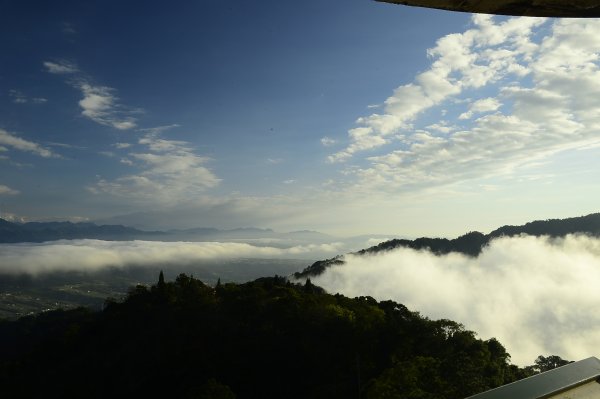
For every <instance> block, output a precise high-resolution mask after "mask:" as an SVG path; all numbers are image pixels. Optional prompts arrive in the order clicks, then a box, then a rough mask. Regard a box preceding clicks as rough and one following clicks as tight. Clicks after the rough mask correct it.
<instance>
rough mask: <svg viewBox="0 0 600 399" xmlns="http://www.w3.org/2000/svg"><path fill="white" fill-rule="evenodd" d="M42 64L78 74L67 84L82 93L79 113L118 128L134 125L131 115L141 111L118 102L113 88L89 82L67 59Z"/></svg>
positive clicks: (56, 70) (48, 67)
mask: <svg viewBox="0 0 600 399" xmlns="http://www.w3.org/2000/svg"><path fill="white" fill-rule="evenodd" d="M44 66H45V67H46V68H47V70H48V72H50V73H54V74H77V75H78V76H76V77H75V78H74V79H72V80H70V81H69V84H70V85H71V86H73V87H74V88H76V89H78V90H80V91H81V93H82V94H83V98H82V99H81V100H80V101H79V106H80V107H81V108H82V109H83V111H81V114H82V115H83V116H85V117H86V118H89V119H91V120H92V121H94V122H96V123H99V124H101V125H105V126H110V127H113V128H115V129H118V130H129V129H133V128H134V127H136V118H134V117H133V115H134V114H136V113H139V112H141V111H140V110H134V109H131V108H129V107H125V106H123V105H122V104H120V103H119V98H118V97H117V96H116V94H115V93H116V90H115V89H114V88H112V87H108V86H99V85H94V84H92V83H90V82H89V80H88V79H87V78H84V77H83V76H81V75H82V74H80V73H79V72H80V71H79V69H78V68H77V66H76V65H75V64H73V63H71V62H68V61H64V60H62V61H59V62H50V61H46V62H44ZM37 101H38V103H39V102H45V101H46V100H45V99H43V98H38V99H37Z"/></svg>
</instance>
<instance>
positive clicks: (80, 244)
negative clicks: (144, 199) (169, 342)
mask: <svg viewBox="0 0 600 399" xmlns="http://www.w3.org/2000/svg"><path fill="white" fill-rule="evenodd" d="M340 246H341V244H340V243H330V244H306V245H296V246H292V247H288V248H275V247H269V246H256V245H250V244H247V243H234V242H162V241H103V240H90V239H84V240H60V241H49V242H43V243H19V244H0V274H11V275H15V274H23V273H25V274H32V275H37V274H39V273H51V272H64V271H96V270H99V269H102V268H106V267H125V266H144V265H146V266H156V265H162V264H171V265H177V264H181V265H186V264H190V263H194V262H202V261H203V260H211V261H212V260H227V259H239V258H260V259H303V258H306V257H307V256H320V255H321V256H322V255H325V254H329V255H331V254H335V253H337V252H338V251H339V250H340Z"/></svg>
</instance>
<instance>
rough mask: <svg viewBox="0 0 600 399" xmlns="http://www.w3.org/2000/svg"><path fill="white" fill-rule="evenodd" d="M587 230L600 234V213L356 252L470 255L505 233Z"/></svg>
mask: <svg viewBox="0 0 600 399" xmlns="http://www.w3.org/2000/svg"><path fill="white" fill-rule="evenodd" d="M577 233H579V234H586V235H591V236H595V237H598V236H600V213H593V214H590V215H587V216H581V217H574V218H568V219H549V220H536V221H534V222H530V223H527V224H524V225H522V226H502V227H500V228H498V229H496V230H494V231H492V232H491V233H489V234H483V233H480V232H478V231H472V232H469V233H467V234H464V235H462V236H460V237H458V238H455V239H451V240H449V239H446V238H427V237H422V238H417V239H415V240H405V239H394V240H389V241H385V242H382V243H380V244H378V245H375V246H373V247H370V248H367V249H362V250H360V251H357V252H354V253H353V254H354V255H367V254H374V253H378V252H383V251H390V250H392V249H395V248H400V247H404V248H412V249H416V250H428V251H431V252H433V253H434V254H436V255H444V254H448V253H450V252H459V253H462V254H465V255H468V256H473V257H475V256H478V255H479V254H480V253H481V251H482V250H483V248H484V247H485V246H486V245H488V244H489V242H490V241H491V240H493V239H494V238H498V237H503V236H509V237H511V236H517V235H520V234H527V235H531V236H550V237H564V236H566V235H567V234H577ZM340 264H344V257H343V255H338V256H336V257H334V258H331V259H326V260H320V261H317V262H315V263H313V264H312V265H310V266H309V267H307V268H306V269H304V270H303V271H301V272H298V273H295V275H294V276H295V277H296V278H306V277H310V276H317V275H319V274H321V273H323V272H324V271H325V269H326V268H328V267H330V266H333V265H340Z"/></svg>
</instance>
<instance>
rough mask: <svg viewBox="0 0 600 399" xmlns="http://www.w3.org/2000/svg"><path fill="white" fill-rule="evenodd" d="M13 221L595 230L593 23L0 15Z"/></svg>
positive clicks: (363, 4)
mask: <svg viewBox="0 0 600 399" xmlns="http://www.w3.org/2000/svg"><path fill="white" fill-rule="evenodd" d="M0 22H1V23H0V212H1V216H2V217H3V218H6V219H9V220H15V221H29V220H71V221H84V220H90V221H96V222H99V223H120V224H125V225H131V226H136V227H140V228H147V229H170V228H191V227H217V228H223V229H228V228H236V227H247V226H254V227H261V228H274V229H276V230H278V231H294V230H304V229H309V230H318V231H321V232H324V233H329V234H334V235H339V236H351V235H357V234H389V235H391V236H402V237H417V236H446V237H455V236H457V235H460V234H462V233H464V232H467V231H470V230H479V231H483V232H488V231H490V230H492V229H494V228H496V227H498V226H501V225H504V224H522V223H525V222H528V221H531V220H535V219H547V218H562V217H569V216H579V215H585V214H588V213H592V212H596V211H598V208H597V204H596V198H598V195H599V194H600V189H599V188H598V185H597V184H596V182H597V181H598V180H599V178H600V161H599V160H600V157H599V155H600V134H599V133H600V130H599V129H600V69H599V65H598V53H599V52H600V22H599V21H598V20H596V19H587V20H574V19H539V18H507V17H490V16H483V15H471V14H465V13H452V12H445V11H439V10H428V9H420V8H411V7H404V6H397V5H391V4H383V3H377V2H374V1H370V0H327V1H323V0H306V1H302V2H297V1H281V0H278V1H275V0H265V1H260V2H246V1H238V0H232V1H228V2H224V1H221V0H214V1H213V0H202V1H182V2H177V3H176V4H175V5H172V4H170V5H166V4H165V3H164V2H158V1H145V2H143V3H142V2H122V1H110V0H109V1H64V2H59V3H56V2H45V1H28V0H24V1H13V0H0Z"/></svg>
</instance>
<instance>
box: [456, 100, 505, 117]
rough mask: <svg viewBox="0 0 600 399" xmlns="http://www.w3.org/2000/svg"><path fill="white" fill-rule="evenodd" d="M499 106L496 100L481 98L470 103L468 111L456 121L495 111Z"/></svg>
mask: <svg viewBox="0 0 600 399" xmlns="http://www.w3.org/2000/svg"><path fill="white" fill-rule="evenodd" d="M501 105H502V104H500V102H499V101H498V100H497V99H496V98H491V97H488V98H482V99H481V100H477V101H475V102H474V103H472V104H471V106H470V107H469V110H468V111H467V112H464V113H462V114H460V116H459V117H458V119H471V118H472V117H473V115H474V114H479V113H484V112H490V111H496V110H497V109H498V108H500V106H501Z"/></svg>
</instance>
